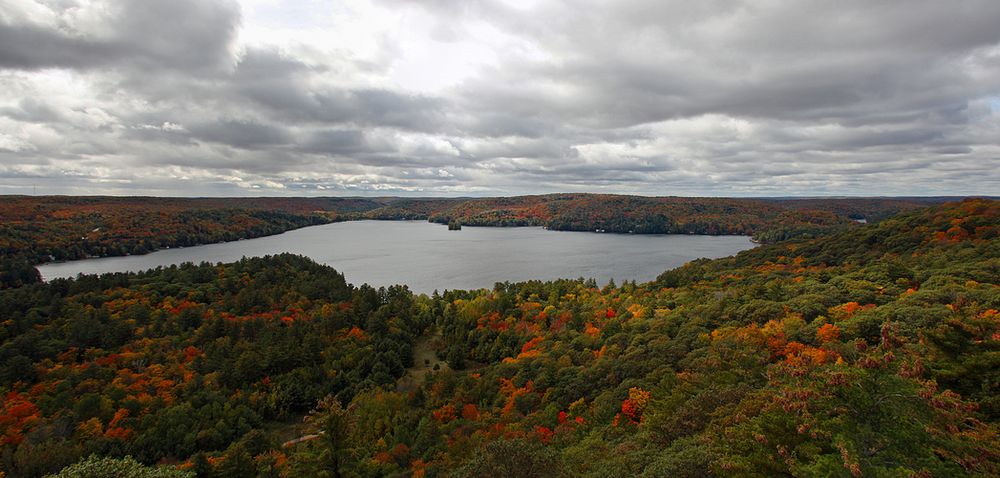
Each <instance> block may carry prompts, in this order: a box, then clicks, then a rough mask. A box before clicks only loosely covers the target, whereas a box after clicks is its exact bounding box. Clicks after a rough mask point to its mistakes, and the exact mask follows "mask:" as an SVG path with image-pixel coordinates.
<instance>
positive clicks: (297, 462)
mask: <svg viewBox="0 0 1000 478" xmlns="http://www.w3.org/2000/svg"><path fill="white" fill-rule="evenodd" d="M589 199H592V198H588V197H584V198H582V199H581V198H577V199H568V200H567V201H569V202H574V201H583V202H584V206H586V205H587V204H589V203H588V202H587V201H588V200H589ZM614 200H615V201H622V204H632V202H631V201H632V200H629V199H620V198H619V199H614ZM475 201H487V203H486V205H485V206H483V207H480V208H473V207H472V206H461V207H464V208H467V209H463V211H468V212H467V213H465V212H463V213H462V214H468V217H477V216H475V213H474V211H478V210H486V209H487V207H493V206H495V205H496V204H493V203H488V201H492V200H475ZM639 202H640V203H641V202H642V201H639ZM544 203H545V201H543V202H542V204H543V206H540V207H544V208H548V207H549V206H547V205H544ZM633 205H634V204H633ZM584 206H572V207H566V208H565V209H555V210H553V209H547V210H548V211H556V212H558V214H554V213H553V215H552V216H551V217H553V218H555V217H566V215H570V214H575V213H576V212H577V211H584V210H586V209H585V207H584ZM698 207H702V206H698ZM704 207H708V206H704ZM712 207H723V206H719V205H716V206H712ZM783 207H785V208H786V211H787V210H790V209H787V208H788V206H783ZM804 207H806V208H810V209H809V210H812V209H811V208H812V207H813V206H812V205H806V206H804ZM893 207H895V206H893ZM246 210H247V211H252V210H253V209H246ZM372 210H373V211H374V210H376V209H372ZM511 210H514V208H511ZM632 210H633V211H641V210H642V205H641V204H639V205H635V208H634V209H632ZM567 211H568V212H567ZM705 211H706V212H705V214H709V215H710V214H714V213H715V212H717V211H718V209H712V208H708V209H706V210H705ZM830 212H831V213H832V214H835V215H841V214H855V212H850V211H846V210H844V211H830ZM730 213H732V214H743V212H742V210H741V209H736V210H732V211H730ZM512 214H513V213H512ZM539 214H541V213H539ZM776 214H778V215H779V216H781V215H782V214H784V212H781V211H778V212H776ZM515 215H516V214H515ZM459 217H460V216H458V215H449V218H454V219H459ZM468 217H466V216H464V215H463V216H461V219H459V220H461V221H462V222H463V223H466V224H470V223H474V222H466V221H467V219H468ZM595 217H601V216H599V215H598V216H595ZM998 310H1000V202H997V201H992V200H966V201H962V202H955V203H948V204H944V205H939V206H934V207H930V208H924V209H917V210H912V211H910V212H906V213H903V214H900V215H896V216H893V217H891V218H888V219H885V220H883V221H881V222H879V223H878V224H869V225H864V226H861V225H859V226H856V227H848V228H839V229H831V230H829V231H827V232H826V233H825V234H824V235H823V236H822V237H819V238H809V239H798V240H794V241H785V242H780V243H777V244H771V245H764V246H761V247H759V248H756V249H753V250H750V251H745V252H742V253H740V254H738V255H737V256H734V257H731V258H725V259H718V260H699V261H694V262H692V263H689V264H687V265H685V266H683V267H681V268H678V269H674V270H670V271H666V272H664V273H663V274H662V275H661V276H660V277H659V278H658V279H657V280H656V281H653V282H650V283H647V284H635V283H632V282H625V283H623V284H621V285H616V284H609V285H607V286H606V287H603V288H599V287H598V286H597V284H595V283H594V282H593V281H587V280H559V281H552V282H540V281H532V282H525V283H517V284H510V283H503V284H497V285H496V286H495V287H494V288H493V289H489V290H487V289H483V290H474V291H447V292H443V293H441V294H437V293H435V294H434V295H433V296H426V295H421V296H416V295H414V294H412V293H410V292H409V291H408V290H407V289H406V288H405V287H402V286H397V287H392V288H387V289H385V288H383V289H373V288H371V287H368V286H360V287H356V286H353V285H350V284H348V282H347V281H346V280H345V278H344V277H343V276H342V275H341V274H339V273H337V272H336V271H335V270H333V269H332V268H330V267H326V266H322V265H318V264H315V263H313V262H312V261H310V260H308V259H305V258H302V257H298V256H291V255H281V256H272V257H265V258H256V259H245V260H243V261H240V262H237V263H233V264H216V265H213V264H201V265H193V264H186V265H182V266H174V267H169V268H161V269H156V270H151V271H148V272H143V273H129V274H106V275H103V276H100V277H98V276H81V277H80V278H78V279H72V280H65V279H60V280H54V281H52V282H50V283H46V284H26V285H22V286H20V287H16V288H9V289H7V290H3V291H0V393H2V395H3V397H4V400H3V405H2V409H0V470H3V472H5V473H7V475H9V476H19V477H20V476H24V477H38V476H44V475H45V474H49V473H57V472H59V471H60V470H61V469H63V468H64V467H67V466H70V465H72V464H74V463H76V465H73V466H75V467H76V468H72V467H71V468H67V469H66V470H63V473H62V476H76V475H72V473H74V472H75V471H74V470H79V469H84V468H86V467H91V468H94V469H96V468H100V467H116V466H123V467H124V466H128V467H137V468H141V470H137V471H136V473H137V474H138V473H140V472H141V473H148V474H149V476H209V477H224V476H225V477H228V476H260V477H280V476H415V477H421V476H422V477H432V476H463V477H485V476H490V477H492V476H593V477H604V476H649V477H654V476H681V477H683V476H692V477H693V476H845V477H850V476H996V475H997V474H1000V435H998V432H1000V428H998V426H1000V423H998V420H1000V400H998V398H997V397H1000V313H998ZM423 351H430V353H429V354H424V353H423ZM88 457H89V458H88ZM126 457H131V458H126ZM87 469H90V468H87ZM158 473H159V474H158ZM139 476H145V475H139Z"/></svg>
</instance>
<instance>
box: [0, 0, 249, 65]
mask: <svg viewBox="0 0 1000 478" xmlns="http://www.w3.org/2000/svg"><path fill="white" fill-rule="evenodd" d="M74 7H75V8H79V6H78V5H74V4H73V3H68V4H65V5H64V6H63V8H62V9H60V11H59V12H57V13H62V14H66V13H68V12H71V11H72V8H74ZM106 7H107V8H106V9H105V10H104V11H102V12H101V13H102V14H103V15H106V17H105V18H104V19H103V22H102V23H101V24H100V25H99V26H98V27H96V31H95V30H90V31H87V30H81V29H77V28H74V27H73V26H72V25H66V24H65V23H62V24H58V25H37V24H12V23H10V22H9V21H6V20H7V19H5V18H3V16H0V67H4V68H17V69H28V70H31V69H40V68H50V67H65V68H77V69H92V68H101V67H105V66H112V67H124V66H127V67H140V68H154V69H155V68H171V69H179V70H184V71H197V70H211V69H216V68H219V67H224V66H226V65H227V64H228V62H229V61H230V60H231V58H230V56H231V49H232V46H233V42H234V40H235V35H236V32H237V28H238V27H239V24H240V15H239V8H238V7H237V6H236V5H235V4H234V3H231V2H218V1H212V2H208V1H201V0H126V1H119V2H113V3H109V4H107V5H106Z"/></svg>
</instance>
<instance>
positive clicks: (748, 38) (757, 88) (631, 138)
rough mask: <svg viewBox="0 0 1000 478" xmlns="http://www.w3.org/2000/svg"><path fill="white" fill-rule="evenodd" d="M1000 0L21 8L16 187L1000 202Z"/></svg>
mask: <svg viewBox="0 0 1000 478" xmlns="http://www.w3.org/2000/svg"><path fill="white" fill-rule="evenodd" d="M998 25H1000V2H998V1H996V0H954V1H940V0H905V1H904V0H898V1H894V0H885V1H878V2H873V1H871V0H837V1H834V0H825V1H824V0H788V1H779V0H753V1H733V0H725V1H723V0H702V1H697V2H691V1H682V0H676V1H667V0H618V1H597V0H589V1H581V0H573V1H569V0H564V1H548V0H506V1H485V0H463V1H450V0H426V1H417V0H414V1H403V0H368V1H361V0H359V1H329V2H327V1H321V0H291V1H288V0H281V1H279V0H244V1H240V2H235V1H228V0H226V1H216V0H0V194H20V193H31V192H32V190H33V188H37V191H38V193H39V194H42V193H46V194H152V195H213V196H219V195H222V196H232V195H423V196H430V195H452V196H453V195H501V194H526V193H544V192H561V191H585V192H615V193H635V194H651V195H687V196H690V195H713V196H778V195H781V196H784V195H827V194H832V195H841V194H844V195H939V194H942V195H943V194H947V195H964V194H988V195H997V194H1000V28H998V27H997V26H998Z"/></svg>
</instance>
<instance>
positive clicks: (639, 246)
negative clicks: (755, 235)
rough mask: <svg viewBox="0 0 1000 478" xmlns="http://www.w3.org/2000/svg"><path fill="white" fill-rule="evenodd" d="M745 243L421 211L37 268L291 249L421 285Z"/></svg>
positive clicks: (723, 251) (365, 279) (612, 273)
mask: <svg viewBox="0 0 1000 478" xmlns="http://www.w3.org/2000/svg"><path fill="white" fill-rule="evenodd" d="M752 247H754V244H753V243H752V242H750V238H749V237H746V236H694V235H638V234H597V233H591V232H564V231H549V230H545V229H542V228H540V227H468V226H466V227H463V228H462V230H461V231H449V230H448V228H447V227H445V226H442V225H439V224H431V223H428V222H424V221H354V222H341V223H335V224H326V225H322V226H312V227H307V228H303V229H297V230H294V231H289V232H286V233H284V234H279V235H276V236H268V237H262V238H258V239H248V240H243V241H235V242H226V243H221V244H209V245H205V246H196V247H187V248H181V249H166V250H162V251H158V252H154V253H152V254H146V255H142V256H126V257H107V258H100V259H84V260H79V261H70V262H61V263H52V264H45V265H42V266H39V267H38V270H39V271H40V272H41V274H42V277H43V278H45V279H46V280H48V279H52V278H59V277H75V276H76V275H77V274H81V273H82V274H100V273H105V272H124V271H142V270H146V269H150V268H154V267H157V266H168V265H171V264H180V263H183V262H194V263H199V262H203V261H207V262H212V263H215V262H233V261H237V260H239V259H241V258H242V257H244V256H246V257H253V256H264V255H268V254H279V253H282V252H291V253H294V254H302V255H304V256H308V257H311V258H312V259H313V260H315V261H317V262H320V263H323V264H328V265H330V266H332V267H334V268H335V269H337V270H338V271H340V272H342V273H343V274H344V275H345V276H346V278H347V281H348V282H351V283H354V284H362V283H368V284H371V285H373V286H388V285H392V284H406V285H408V286H409V287H410V289H411V290H413V291H414V292H418V293H420V292H423V293H430V292H432V291H434V290H435V289H438V290H444V289H476V288H481V287H486V288H492V287H493V284H494V283H496V282H503V281H511V282H517V281H525V280H530V279H543V280H548V279H557V278H578V277H585V278H591V277H592V278H594V279H597V282H598V283H600V284H606V283H607V282H608V280H609V279H611V278H614V279H615V280H616V281H617V282H619V283H621V281H623V280H637V281H640V282H643V281H648V280H652V279H654V278H656V276H657V275H659V274H660V273H661V272H663V271H665V270H667V269H673V268H675V267H677V266H680V265H682V264H684V263H685V262H688V261H690V260H692V259H697V258H700V257H710V258H716V257H725V256H729V255H733V254H735V253H737V252H739V251H742V250H744V249H750V248H752Z"/></svg>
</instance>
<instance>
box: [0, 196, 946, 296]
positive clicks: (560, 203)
mask: <svg viewBox="0 0 1000 478" xmlns="http://www.w3.org/2000/svg"><path fill="white" fill-rule="evenodd" d="M940 201H941V198H923V199H881V198H872V199H864V198H854V199H813V200H805V199H798V200H787V199H786V200H777V199H772V200H751V199H714V198H678V197H662V198H651V197H639V196H616V195H595V194H550V195H544V196H518V197H510V198H483V199H468V198H453V199H448V198H414V199H409V198H393V197H384V198H337V197H328V198H152V197H100V196H95V197H72V196H4V197H3V201H2V202H0V287H16V286H19V285H23V284H28V283H33V282H37V281H39V280H40V278H39V276H38V274H37V272H35V270H34V265H36V264H40V263H44V262H49V261H63V260H73V259H83V258H87V257H107V256H122V255H131V254H145V253H149V252H152V251H155V250H158V249H162V248H166V247H186V246H193V245H199V244H208V243H215V242H224V241H233V240H237V239H248V238H255V237H261V236H266V235H272V234H279V233H282V232H285V231H288V230H291V229H296V228H300V227H304V226H311V225H317V224H324V223H329V222H333V221H344V220H357V219H381V220H398V219H419V220H430V221H433V222H439V223H442V224H448V223H455V224H466V225H473V226H546V227H548V228H550V229H560V230H573V231H595V230H599V231H605V232H618V233H636V234H648V233H655V234H667V233H682V234H712V235H719V234H745V235H753V236H754V238H755V239H756V240H758V241H760V242H776V241H779V240H783V239H788V238H801V237H815V236H818V235H821V234H825V233H827V232H830V231H832V230H835V229H839V228H843V227H847V226H850V225H853V224H855V220H858V219H867V220H871V221H877V220H879V219H882V218H884V217H888V216H890V215H892V214H895V213H897V212H899V211H902V210H907V209H913V208H916V207H920V206H923V205H926V204H928V203H934V202H940Z"/></svg>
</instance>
